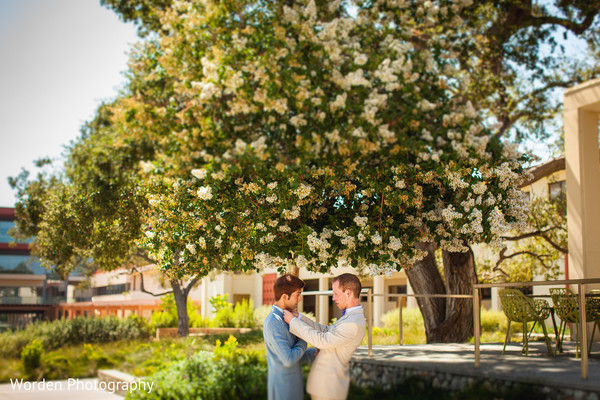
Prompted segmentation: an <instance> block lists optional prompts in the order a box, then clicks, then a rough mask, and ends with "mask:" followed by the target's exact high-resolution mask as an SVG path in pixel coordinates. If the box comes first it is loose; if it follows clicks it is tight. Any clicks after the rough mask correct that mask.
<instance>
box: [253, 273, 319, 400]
mask: <svg viewBox="0 0 600 400" xmlns="http://www.w3.org/2000/svg"><path fill="white" fill-rule="evenodd" d="M303 287H304V282H303V281H302V280H301V279H300V278H298V277H297V276H294V275H289V274H285V275H282V276H280V277H279V278H277V280H276V281H275V284H274V285H273V292H274V294H275V304H274V305H273V309H272V310H271V312H270V313H269V315H268V316H267V318H266V319H265V322H264V325H263V337H264V339H265V344H266V346H267V365H268V367H269V372H268V381H267V387H268V396H269V400H302V399H304V381H303V378H302V370H301V369H300V364H301V363H303V362H312V361H313V360H314V358H315V355H316V352H317V349H315V348H311V349H308V350H307V344H306V342H305V341H304V340H302V339H299V338H298V337H296V336H294V335H293V334H291V333H290V329H289V326H288V324H287V323H286V322H285V321H284V320H283V310H288V311H292V312H294V314H295V315H298V312H297V311H296V307H297V306H298V302H299V301H300V299H301V298H302V288H303Z"/></svg>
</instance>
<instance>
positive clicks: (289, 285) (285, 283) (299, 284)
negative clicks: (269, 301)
mask: <svg viewBox="0 0 600 400" xmlns="http://www.w3.org/2000/svg"><path fill="white" fill-rule="evenodd" d="M303 287H304V281H303V280H302V279H300V278H298V277H297V276H296V275H291V274H285V275H281V276H280V277H279V278H277V280H276V281H275V283H274V284H273V292H274V293H275V301H279V299H280V298H281V296H283V294H284V293H285V294H287V295H288V296H291V295H292V293H294V292H295V291H296V290H298V289H302V288H303Z"/></svg>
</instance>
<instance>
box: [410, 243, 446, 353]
mask: <svg viewBox="0 0 600 400" xmlns="http://www.w3.org/2000/svg"><path fill="white" fill-rule="evenodd" d="M415 247H416V248H418V249H419V250H423V251H427V252H428V254H427V256H426V257H425V258H424V259H422V260H421V261H417V262H416V263H415V264H414V265H413V266H412V267H411V268H407V269H406V270H405V272H406V276H407V277H408V280H409V281H410V286H412V288H413V291H414V292H415V294H445V293H446V289H445V287H444V281H443V280H442V276H441V275H440V271H439V270H438V268H437V265H436V262H435V249H436V247H437V246H436V245H435V243H431V242H427V243H423V242H421V243H417V244H415ZM417 303H418V304H419V308H420V309H421V314H423V322H424V324H425V334H426V336H427V343H432V342H431V341H430V340H429V337H430V336H431V332H433V330H434V329H435V327H437V326H438V325H439V324H441V323H442V322H443V321H444V319H445V316H446V299H445V298H442V297H438V298H435V297H417Z"/></svg>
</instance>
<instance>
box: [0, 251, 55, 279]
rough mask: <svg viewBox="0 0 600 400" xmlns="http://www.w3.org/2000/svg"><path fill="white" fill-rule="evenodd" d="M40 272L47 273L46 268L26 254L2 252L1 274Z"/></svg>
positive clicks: (0, 259) (41, 273)
mask: <svg viewBox="0 0 600 400" xmlns="http://www.w3.org/2000/svg"><path fill="white" fill-rule="evenodd" d="M3 273H4V274H40V275H43V274H45V273H46V268H44V267H42V264H40V263H39V262H36V261H33V258H32V257H31V256H29V255H25V254H0V274H3Z"/></svg>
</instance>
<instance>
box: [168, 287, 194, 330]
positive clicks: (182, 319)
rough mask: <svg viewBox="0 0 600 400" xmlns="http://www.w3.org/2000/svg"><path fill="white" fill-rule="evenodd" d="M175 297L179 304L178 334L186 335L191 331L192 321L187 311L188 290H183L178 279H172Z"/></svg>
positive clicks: (176, 303) (176, 302)
mask: <svg viewBox="0 0 600 400" xmlns="http://www.w3.org/2000/svg"><path fill="white" fill-rule="evenodd" d="M170 282H171V287H172V288H173V297H174V298H175V305H176V306H177V336H179V337H184V336H187V335H188V334H189V332H190V321H189V318H188V313H187V295H188V291H187V290H182V288H181V284H180V283H179V281H178V280H176V279H172V280H171V281H170Z"/></svg>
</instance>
